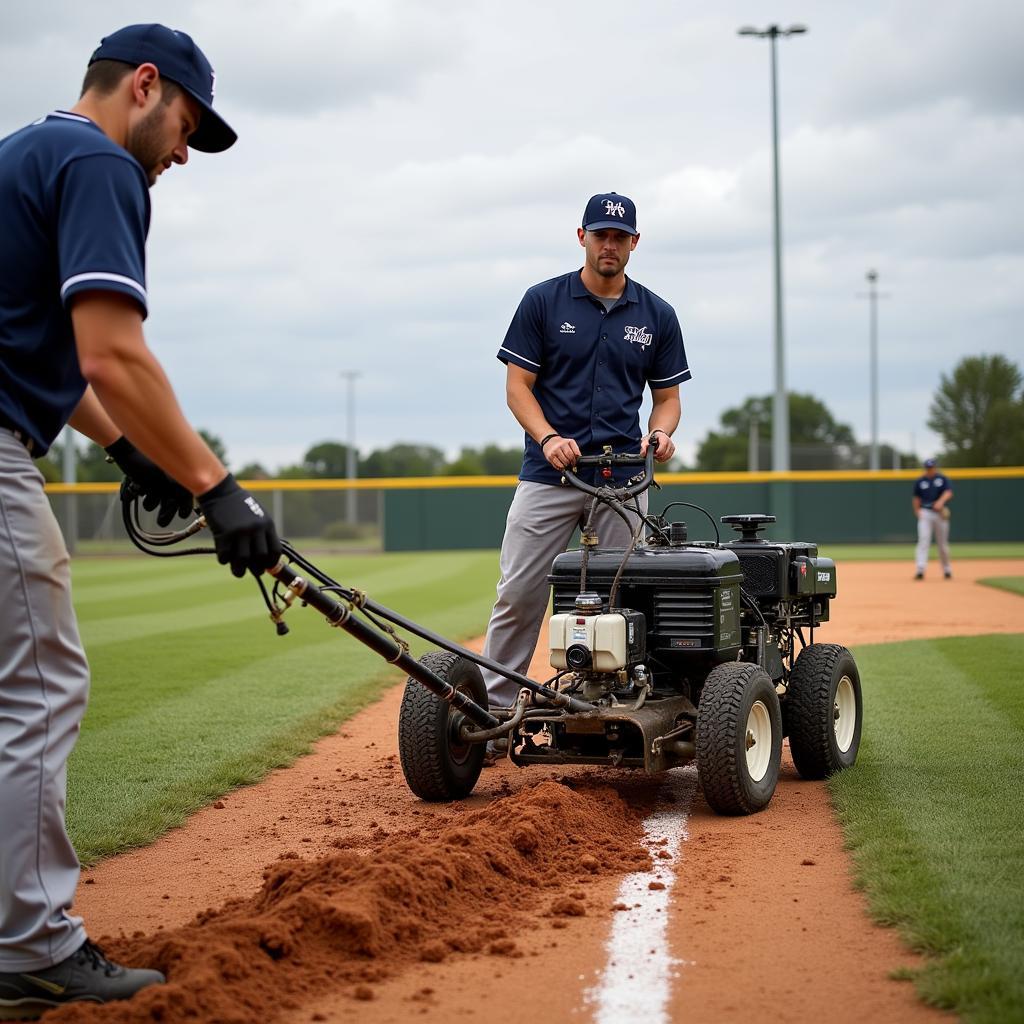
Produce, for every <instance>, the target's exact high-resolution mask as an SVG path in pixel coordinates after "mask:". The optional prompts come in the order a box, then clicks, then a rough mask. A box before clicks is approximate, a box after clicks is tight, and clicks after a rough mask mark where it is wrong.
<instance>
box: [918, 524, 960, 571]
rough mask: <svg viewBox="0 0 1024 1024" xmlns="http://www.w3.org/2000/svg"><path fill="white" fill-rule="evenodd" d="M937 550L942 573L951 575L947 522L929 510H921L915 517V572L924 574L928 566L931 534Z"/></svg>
mask: <svg viewBox="0 0 1024 1024" xmlns="http://www.w3.org/2000/svg"><path fill="white" fill-rule="evenodd" d="M933 532H934V534H935V544H936V546H937V547H938V549H939V561H941V562H942V571H943V572H945V573H947V574H948V573H951V572H952V571H953V565H952V563H951V562H950V560H949V520H948V519H943V518H942V514H941V513H939V512H936V511H935V510H934V509H931V508H923V509H921V514H920V515H919V516H918V517H917V571H918V572H924V571H925V569H926V568H927V566H928V549H929V548H930V547H931V546H932V533H933Z"/></svg>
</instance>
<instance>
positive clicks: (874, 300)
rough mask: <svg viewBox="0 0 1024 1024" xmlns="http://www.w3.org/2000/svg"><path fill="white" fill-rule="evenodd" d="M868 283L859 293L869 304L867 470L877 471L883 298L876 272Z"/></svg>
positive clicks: (879, 460) (868, 277)
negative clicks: (879, 336) (866, 289)
mask: <svg viewBox="0 0 1024 1024" xmlns="http://www.w3.org/2000/svg"><path fill="white" fill-rule="evenodd" d="M864 276H865V278H867V282H868V293H867V295H864V293H863V292H861V293H859V297H860V298H867V299H868V301H869V303H870V310H871V313H870V334H869V340H870V348H869V354H870V375H871V449H870V455H869V462H868V468H869V469H871V470H873V471H876V472H877V471H878V470H879V469H881V468H882V465H881V458H880V456H879V453H878V300H879V299H880V298H885V296H884V295H882V294H880V293H879V291H878V271H877V270H869V271H868V272H867V273H866V274H865V275H864Z"/></svg>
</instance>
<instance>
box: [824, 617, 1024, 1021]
mask: <svg viewBox="0 0 1024 1024" xmlns="http://www.w3.org/2000/svg"><path fill="white" fill-rule="evenodd" d="M856 655H857V661H858V664H859V667H860V671H861V677H862V680H863V685H864V693H865V697H864V739H863V743H862V745H861V749H860V755H859V758H858V763H857V766H856V767H855V768H854V769H853V770H852V771H849V772H844V773H842V774H840V775H838V776H836V777H835V778H834V779H832V781H831V783H830V785H831V790H832V794H833V798H834V800H835V804H836V807H837V810H838V813H839V817H840V820H841V822H842V824H843V828H844V830H845V833H846V836H847V840H848V844H849V846H850V848H851V849H852V851H853V856H854V860H855V863H856V867H857V872H858V879H859V881H860V883H861V884H863V885H864V887H865V888H866V890H867V894H868V898H869V902H870V905H871V908H872V912H873V913H874V915H875V916H876V917H877V918H878V919H879V920H880V921H882V922H884V923H888V924H895V925H897V926H898V927H899V928H900V930H901V931H902V932H903V933H904V935H905V936H906V937H907V939H908V940H909V941H910V943H911V945H912V946H914V947H915V948H917V949H920V950H922V951H925V952H927V953H930V954H933V955H934V957H935V959H934V960H932V962H931V963H930V964H929V965H928V966H927V967H926V968H925V969H924V970H923V971H922V973H921V975H920V976H919V977H918V978H917V984H918V989H919V991H920V992H921V994H922V995H923V996H924V997H925V998H926V999H927V1000H928V1001H929V1002H932V1003H934V1004H935V1005H937V1006H941V1007H944V1008H948V1009H953V1010H955V1011H956V1012H957V1013H959V1014H961V1015H962V1016H963V1017H964V1018H965V1019H966V1020H968V1021H971V1022H975V1024H997V1022H998V1024H1002V1022H1004V1021H1009V1020H1021V1019H1024V874H1022V870H1021V867H1022V865H1024V812H1022V810H1021V808H1022V801H1021V793H1022V792H1024V694H1022V679H1021V671H1020V666H1021V665H1022V664H1024V636H1020V635H1009V636H1008V635H996V636H982V637H969V638H957V639H942V640H931V641H912V642H907V643H901V644H887V645H878V646H865V647H859V648H858V649H857V651H856Z"/></svg>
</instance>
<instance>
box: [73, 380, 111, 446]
mask: <svg viewBox="0 0 1024 1024" xmlns="http://www.w3.org/2000/svg"><path fill="white" fill-rule="evenodd" d="M68 423H70V424H71V426H72V427H74V428H75V430H77V431H78V432H79V433H80V434H85V436H86V437H88V438H89V439H90V440H91V441H95V442H96V444H98V445H99V446H100V447H101V448H107V447H108V446H109V445H112V444H113V443H114V442H115V441H116V440H117V439H118V438H119V437H120V436H121V434H122V433H123V431H122V430H121V429H120V427H118V425H117V424H116V423H115V422H114V421H113V420H112V419H111V418H110V417H109V416H108V415H107V412H106V410H105V409H104V408H103V405H102V404H101V402H100V400H99V399H98V398H97V397H96V393H95V392H94V391H93V389H92V387H87V388H86V389H85V394H84V395H82V400H81V401H80V402H79V403H78V405H77V406H76V408H75V411H74V412H73V413H72V414H71V416H70V418H69V419H68Z"/></svg>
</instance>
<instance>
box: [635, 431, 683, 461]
mask: <svg viewBox="0 0 1024 1024" xmlns="http://www.w3.org/2000/svg"><path fill="white" fill-rule="evenodd" d="M648 444H651V445H653V446H654V461H655V462H668V460H669V459H671V458H672V456H673V455H675V453H676V446H675V442H674V441H673V440H672V438H671V437H669V436H668V434H666V433H665V431H664V430H652V431H651V432H650V433H649V434H645V435H644V436H643V437H642V438H640V454H641V455H646V454H647V446H648Z"/></svg>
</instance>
